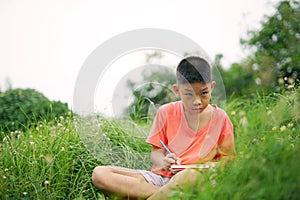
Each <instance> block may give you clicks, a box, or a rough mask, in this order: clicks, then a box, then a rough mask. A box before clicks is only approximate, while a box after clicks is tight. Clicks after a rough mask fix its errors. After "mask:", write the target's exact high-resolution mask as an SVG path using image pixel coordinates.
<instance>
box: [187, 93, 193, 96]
mask: <svg viewBox="0 0 300 200" xmlns="http://www.w3.org/2000/svg"><path fill="white" fill-rule="evenodd" d="M185 95H187V96H193V94H192V93H185Z"/></svg>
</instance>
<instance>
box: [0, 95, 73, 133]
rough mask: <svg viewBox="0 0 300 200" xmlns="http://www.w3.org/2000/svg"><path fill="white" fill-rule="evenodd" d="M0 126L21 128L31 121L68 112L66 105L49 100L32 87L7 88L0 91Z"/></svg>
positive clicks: (13, 128)
mask: <svg viewBox="0 0 300 200" xmlns="http://www.w3.org/2000/svg"><path fill="white" fill-rule="evenodd" d="M0 105H1V106H0V128H1V127H2V128H3V129H7V130H10V131H13V130H16V129H18V130H22V129H23V128H24V127H26V126H27V125H30V123H32V122H36V121H39V120H43V119H45V120H51V119H53V118H54V117H59V116H64V115H66V114H68V111H69V109H68V106H67V104H66V103H61V102H60V101H50V100H49V99H48V98H46V97H45V96H44V95H43V94H42V93H40V92H37V91H36V90H34V89H8V90H7V91H5V92H0Z"/></svg>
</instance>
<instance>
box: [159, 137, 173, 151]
mask: <svg viewBox="0 0 300 200" xmlns="http://www.w3.org/2000/svg"><path fill="white" fill-rule="evenodd" d="M159 142H160V144H161V145H162V146H163V147H164V149H165V150H166V151H167V152H168V154H170V153H172V152H171V151H170V149H168V147H167V146H166V145H165V143H164V142H163V141H162V140H159Z"/></svg>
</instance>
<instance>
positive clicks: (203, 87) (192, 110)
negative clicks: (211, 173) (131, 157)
mask: <svg viewBox="0 0 300 200" xmlns="http://www.w3.org/2000/svg"><path fill="white" fill-rule="evenodd" d="M176 79H177V84H176V85H173V89H174V91H175V92H176V94H177V95H178V96H179V97H180V99H181V101H177V102H172V103H169V104H166V105H163V106H161V107H160V108H159V109H158V112H157V114H156V117H155V120H154V123H153V125H152V128H151V131H150V134H149V136H148V138H147V140H146V141H147V142H148V143H149V144H151V145H152V152H151V160H152V162H153V167H152V169H151V172H150V171H146V170H132V169H126V168H120V167H111V166H98V167H96V168H95V169H94V171H93V175H92V180H93V183H94V185H96V186H97V187H98V188H99V189H101V190H102V191H103V192H104V193H106V194H108V195H110V194H122V195H123V196H124V197H125V196H126V197H129V198H134V199H166V198H167V197H168V195H169V194H170V190H171V189H172V188H180V185H182V184H186V183H193V182H195V181H197V180H198V179H200V178H201V173H200V172H199V170H195V169H185V170H182V171H180V172H178V173H176V172H174V171H173V170H172V169H171V166H172V165H174V164H181V165H189V164H195V163H208V164H209V165H210V166H211V167H213V166H215V163H216V161H218V160H220V159H226V160H227V159H231V158H234V157H235V154H236V153H235V147H234V135H233V127H232V123H231V122H230V119H229V117H228V116H227V115H226V113H225V112H224V111H223V110H221V109H220V108H218V107H217V106H216V105H211V104H210V98H211V93H212V90H213V88H214V87H215V85H216V82H214V81H212V80H211V67H210V65H209V63H208V62H207V61H206V60H204V59H203V58H200V57H196V56H191V57H187V58H185V59H183V60H182V61H181V62H180V63H179V65H178V67H177V70H176ZM162 143H164V144H166V146H167V148H168V149H169V151H170V152H166V148H163V146H162Z"/></svg>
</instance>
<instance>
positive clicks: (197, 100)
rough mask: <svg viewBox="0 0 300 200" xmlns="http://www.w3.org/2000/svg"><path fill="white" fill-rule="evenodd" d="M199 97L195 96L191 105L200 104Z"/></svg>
mask: <svg viewBox="0 0 300 200" xmlns="http://www.w3.org/2000/svg"><path fill="white" fill-rule="evenodd" d="M201 103H202V102H201V98H200V97H196V98H195V99H194V101H193V105H194V106H200V105H201Z"/></svg>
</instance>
